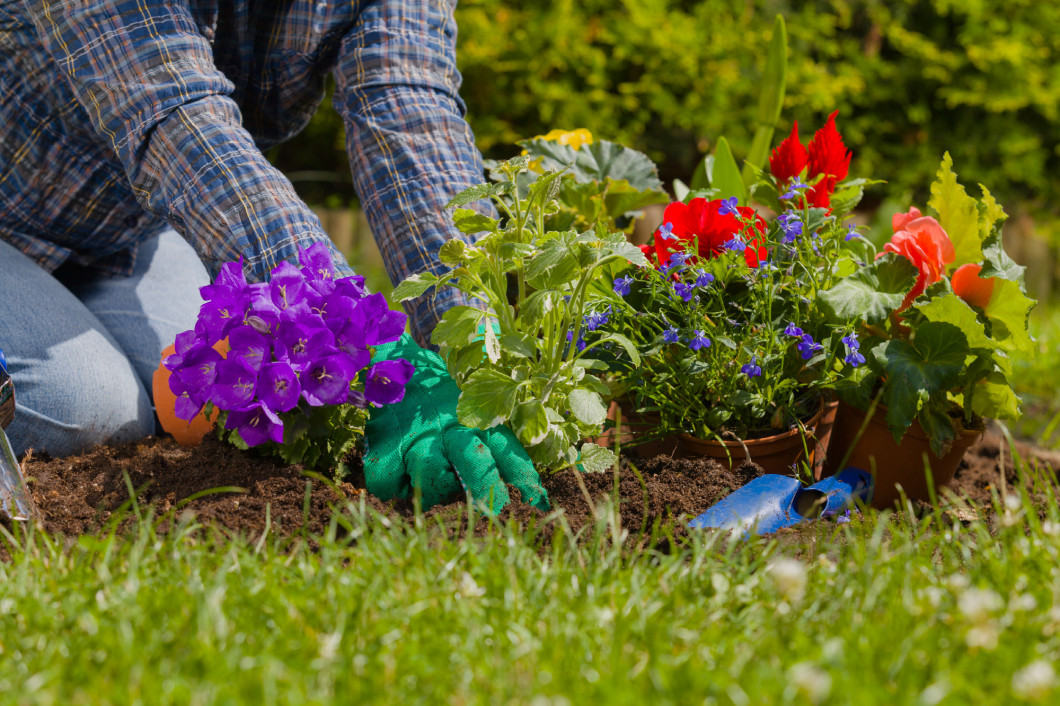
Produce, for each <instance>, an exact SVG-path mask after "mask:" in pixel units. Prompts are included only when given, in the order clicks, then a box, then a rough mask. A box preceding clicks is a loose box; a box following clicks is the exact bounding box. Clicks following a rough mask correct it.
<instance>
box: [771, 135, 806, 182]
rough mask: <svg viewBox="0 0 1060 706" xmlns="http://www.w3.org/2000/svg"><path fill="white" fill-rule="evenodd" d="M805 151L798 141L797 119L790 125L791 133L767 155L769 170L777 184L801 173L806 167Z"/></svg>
mask: <svg viewBox="0 0 1060 706" xmlns="http://www.w3.org/2000/svg"><path fill="white" fill-rule="evenodd" d="M806 159H807V152H806V148H805V147H803V145H802V142H800V141H799V121H798V120H796V121H795V122H794V123H793V124H792V126H791V134H790V135H788V137H787V138H785V139H784V141H783V142H781V143H780V144H779V145H777V148H776V149H775V150H773V152H772V154H770V155H769V171H770V172H772V173H773V176H774V177H776V179H777V183H778V184H783V183H784V182H785V181H787V180H788V179H791V178H793V177H797V176H798V175H800V174H802V170H803V169H805V168H806Z"/></svg>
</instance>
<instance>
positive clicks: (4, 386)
mask: <svg viewBox="0 0 1060 706" xmlns="http://www.w3.org/2000/svg"><path fill="white" fill-rule="evenodd" d="M14 418H15V383H13V382H12V381H11V376H10V375H8V373H7V359H5V358H4V352H3V351H2V350H0V517H7V518H8V519H11V520H16V521H20V522H26V521H29V520H39V519H40V513H38V512H37V506H36V505H35V504H34V503H33V497H32V496H31V495H30V494H29V488H27V487H26V479H25V478H24V477H23V476H22V467H21V466H20V465H18V459H16V458H15V452H14V450H13V449H12V448H11V442H10V441H8V440H7V434H6V433H5V432H4V429H6V428H7V425H8V424H10V423H11V420H12V419H14Z"/></svg>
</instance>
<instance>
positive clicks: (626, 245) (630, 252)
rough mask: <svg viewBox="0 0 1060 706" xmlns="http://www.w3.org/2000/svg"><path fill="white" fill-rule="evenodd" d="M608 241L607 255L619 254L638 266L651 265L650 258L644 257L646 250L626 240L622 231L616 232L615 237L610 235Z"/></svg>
mask: <svg viewBox="0 0 1060 706" xmlns="http://www.w3.org/2000/svg"><path fill="white" fill-rule="evenodd" d="M606 243H607V250H606V252H605V256H607V255H618V256H620V257H623V258H625V259H626V260H627V261H629V262H631V263H632V264H634V265H636V266H637V267H650V266H651V263H650V262H648V258H646V257H644V252H643V251H642V250H641V249H640V248H639V247H638V246H636V245H634V244H633V243H631V242H629V241H628V240H626V239H625V237H623V236H622V235H621V234H620V233H615V234H614V236H613V237H609V238H608V239H607V241H606Z"/></svg>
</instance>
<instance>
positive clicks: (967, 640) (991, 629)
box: [964, 620, 1001, 652]
mask: <svg viewBox="0 0 1060 706" xmlns="http://www.w3.org/2000/svg"><path fill="white" fill-rule="evenodd" d="M1000 637H1001V632H1000V630H998V627H997V621H994V620H988V621H987V622H985V623H981V624H979V625H976V626H975V627H974V628H972V629H971V630H969V631H968V633H967V634H966V635H965V636H964V644H966V645H968V647H970V648H971V649H973V650H985V651H987V652H992V651H993V650H996V649H997V645H998V640H999V638H1000Z"/></svg>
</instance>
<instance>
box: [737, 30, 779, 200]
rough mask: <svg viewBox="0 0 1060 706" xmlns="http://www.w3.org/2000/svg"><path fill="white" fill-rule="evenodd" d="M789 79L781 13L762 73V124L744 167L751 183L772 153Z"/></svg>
mask: <svg viewBox="0 0 1060 706" xmlns="http://www.w3.org/2000/svg"><path fill="white" fill-rule="evenodd" d="M787 82H788V32H787V29H786V28H785V26H784V17H783V16H782V15H777V16H776V19H775V20H774V21H773V39H772V40H770V42H769V50H768V53H767V54H766V67H765V72H764V74H763V76H762V87H761V91H760V92H759V94H758V127H757V128H756V129H755V136H754V140H753V141H752V142H751V149H750V151H749V152H748V153H747V162H746V164H744V168H743V182H744V184H745V185H749V184H751V183H753V182H754V181H755V180H756V175H755V172H756V171H757V170H759V169H761V168H762V165H763V164H765V162H766V157H767V156H768V155H769V146H770V144H771V143H772V141H773V132H774V130H775V128H776V124H777V121H778V120H780V111H781V109H782V108H783V107H784V93H785V89H786V86H787Z"/></svg>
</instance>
